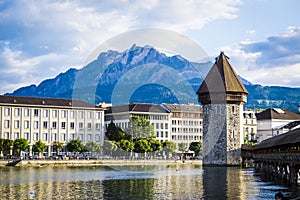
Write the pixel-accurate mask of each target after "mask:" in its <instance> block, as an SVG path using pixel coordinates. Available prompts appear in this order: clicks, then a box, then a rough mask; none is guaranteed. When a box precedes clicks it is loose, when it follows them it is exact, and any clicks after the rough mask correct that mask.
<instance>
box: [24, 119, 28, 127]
mask: <svg viewBox="0 0 300 200" xmlns="http://www.w3.org/2000/svg"><path fill="white" fill-rule="evenodd" d="M24 128H29V121H28V120H26V121H24Z"/></svg>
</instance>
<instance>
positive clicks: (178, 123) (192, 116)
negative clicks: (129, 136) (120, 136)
mask: <svg viewBox="0 0 300 200" xmlns="http://www.w3.org/2000/svg"><path fill="white" fill-rule="evenodd" d="M132 116H140V117H145V118H146V119H148V120H149V121H150V123H151V124H152V125H153V127H154V133H155V135H156V139H157V140H159V141H161V142H163V141H166V140H168V141H173V142H175V143H176V144H179V143H186V146H187V147H189V145H190V143H191V142H194V141H201V140H202V110H201V106H200V105H189V104H184V105H183V104H143V103H132V104H127V105H121V106H113V107H110V108H108V109H107V110H106V111H105V126H106V127H107V126H108V124H109V123H111V121H113V122H114V123H115V124H116V126H118V127H120V128H121V129H123V130H125V129H126V128H128V124H129V119H130V118H131V117H132Z"/></svg>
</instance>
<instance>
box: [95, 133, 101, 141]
mask: <svg viewBox="0 0 300 200" xmlns="http://www.w3.org/2000/svg"><path fill="white" fill-rule="evenodd" d="M95 140H96V142H100V134H96V135H95Z"/></svg>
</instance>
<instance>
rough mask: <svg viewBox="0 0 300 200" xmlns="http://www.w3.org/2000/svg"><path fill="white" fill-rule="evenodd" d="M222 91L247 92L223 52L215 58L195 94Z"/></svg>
mask: <svg viewBox="0 0 300 200" xmlns="http://www.w3.org/2000/svg"><path fill="white" fill-rule="evenodd" d="M222 92H226V93H244V94H248V91H247V89H246V88H245V87H244V85H243V83H242V82H241V80H240V79H239V77H238V75H237V74H236V72H235V71H234V70H233V68H232V67H231V65H230V63H229V62H228V57H227V56H225V54H224V53H223V52H221V54H220V55H219V56H218V57H217V58H216V62H215V63H214V65H213V67H212V68H211V70H210V71H209V72H208V74H207V76H206V77H205V80H204V81H203V83H202V84H201V86H200V87H199V89H198V91H197V94H206V93H222Z"/></svg>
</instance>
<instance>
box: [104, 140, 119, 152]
mask: <svg viewBox="0 0 300 200" xmlns="http://www.w3.org/2000/svg"><path fill="white" fill-rule="evenodd" d="M117 149H118V146H117V145H116V143H115V142H114V141H109V140H105V141H104V144H103V151H104V154H106V155H112V153H113V152H115V151H116V150H117Z"/></svg>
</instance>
